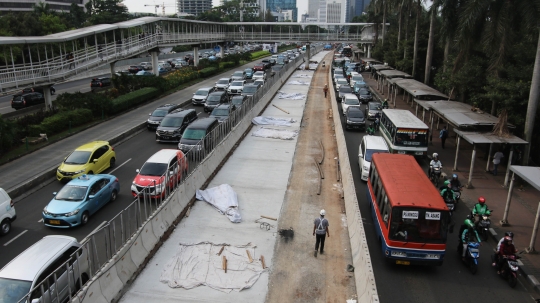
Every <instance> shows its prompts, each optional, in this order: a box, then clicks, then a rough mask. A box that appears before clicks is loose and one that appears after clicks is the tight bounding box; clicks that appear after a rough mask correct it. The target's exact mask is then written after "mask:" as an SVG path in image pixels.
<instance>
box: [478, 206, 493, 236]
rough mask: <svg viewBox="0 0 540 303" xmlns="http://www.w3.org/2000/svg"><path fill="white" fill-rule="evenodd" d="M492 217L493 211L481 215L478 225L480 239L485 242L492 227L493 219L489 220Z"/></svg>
mask: <svg viewBox="0 0 540 303" xmlns="http://www.w3.org/2000/svg"><path fill="white" fill-rule="evenodd" d="M478 216H480V215H478ZM490 216H491V210H487V211H486V213H485V214H483V215H481V218H480V220H479V221H478V224H477V225H476V232H477V233H478V235H479V236H480V237H482V240H484V241H487V239H488V236H489V228H490V227H491V219H490V218H489V217H490Z"/></svg>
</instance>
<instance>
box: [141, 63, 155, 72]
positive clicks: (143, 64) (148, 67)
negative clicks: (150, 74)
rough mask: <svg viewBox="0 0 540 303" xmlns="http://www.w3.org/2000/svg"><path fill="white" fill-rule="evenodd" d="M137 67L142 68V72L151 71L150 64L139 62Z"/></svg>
mask: <svg viewBox="0 0 540 303" xmlns="http://www.w3.org/2000/svg"><path fill="white" fill-rule="evenodd" d="M139 65H140V66H142V67H143V68H144V70H152V62H141V63H139Z"/></svg>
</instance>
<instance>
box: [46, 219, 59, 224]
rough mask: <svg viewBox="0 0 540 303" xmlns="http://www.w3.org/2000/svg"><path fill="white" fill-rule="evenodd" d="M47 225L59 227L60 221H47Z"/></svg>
mask: <svg viewBox="0 0 540 303" xmlns="http://www.w3.org/2000/svg"><path fill="white" fill-rule="evenodd" d="M49 224H54V225H60V220H49Z"/></svg>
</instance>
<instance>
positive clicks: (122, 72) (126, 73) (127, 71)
mask: <svg viewBox="0 0 540 303" xmlns="http://www.w3.org/2000/svg"><path fill="white" fill-rule="evenodd" d="M114 74H115V75H116V76H118V77H120V76H122V75H125V76H132V75H133V74H132V73H130V72H129V70H127V69H126V70H119V71H117V72H115V73H114Z"/></svg>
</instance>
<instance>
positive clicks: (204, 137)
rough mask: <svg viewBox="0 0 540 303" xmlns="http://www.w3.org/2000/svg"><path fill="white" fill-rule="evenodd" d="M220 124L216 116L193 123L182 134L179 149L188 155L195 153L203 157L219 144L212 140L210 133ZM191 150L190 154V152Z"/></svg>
mask: <svg viewBox="0 0 540 303" xmlns="http://www.w3.org/2000/svg"><path fill="white" fill-rule="evenodd" d="M218 125H219V123H218V121H217V119H216V118H202V119H198V120H197V121H195V122H193V123H191V124H190V125H188V127H186V129H185V130H184V133H183V134H182V139H180V142H179V143H178V149H179V150H181V151H182V152H184V154H187V155H188V156H194V155H195V154H196V155H197V156H198V157H199V158H200V159H202V158H203V157H204V154H203V155H201V152H202V151H203V150H204V152H205V153H209V152H211V151H212V149H213V148H214V146H215V145H216V144H217V143H216V142H214V141H212V139H213V138H212V136H209V135H208V134H210V133H211V132H212V131H213V130H214V129H215V128H216V127H217V126H218ZM188 152H189V154H188Z"/></svg>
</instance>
